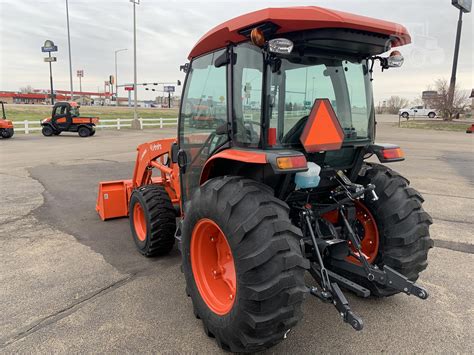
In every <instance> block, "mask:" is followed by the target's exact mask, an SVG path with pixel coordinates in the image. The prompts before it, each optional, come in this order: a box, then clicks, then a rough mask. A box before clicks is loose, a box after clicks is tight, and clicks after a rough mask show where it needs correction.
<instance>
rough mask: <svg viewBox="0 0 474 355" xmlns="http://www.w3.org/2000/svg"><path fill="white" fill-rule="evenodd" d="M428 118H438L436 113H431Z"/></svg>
mask: <svg viewBox="0 0 474 355" xmlns="http://www.w3.org/2000/svg"><path fill="white" fill-rule="evenodd" d="M428 117H429V118H431V119H433V118H435V117H436V113H435V112H430V113H428Z"/></svg>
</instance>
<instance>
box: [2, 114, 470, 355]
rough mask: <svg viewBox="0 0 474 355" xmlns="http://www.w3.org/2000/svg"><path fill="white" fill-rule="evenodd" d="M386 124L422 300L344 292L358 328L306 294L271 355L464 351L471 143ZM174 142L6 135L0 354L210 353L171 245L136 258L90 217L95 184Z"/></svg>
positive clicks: (118, 226) (120, 226)
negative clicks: (409, 218) (396, 147)
mask: <svg viewBox="0 0 474 355" xmlns="http://www.w3.org/2000/svg"><path fill="white" fill-rule="evenodd" d="M397 119H398V118H397ZM388 121H390V119H387V120H385V121H384V120H382V122H381V123H379V125H378V137H377V141H379V142H390V143H397V144H400V146H402V148H403V149H404V150H405V152H406V155H407V160H406V161H405V162H402V163H396V164H393V165H392V167H393V168H394V169H395V170H397V171H399V172H400V173H402V174H403V175H404V176H406V177H407V178H408V179H409V180H410V181H411V183H412V186H413V187H415V188H416V189H418V190H419V191H420V192H421V193H422V194H423V196H424V197H425V199H426V203H425V209H426V210H427V211H428V212H429V213H430V214H431V215H432V217H433V220H434V224H433V226H432V228H431V234H432V238H433V239H434V240H435V248H434V249H432V250H431V252H430V256H429V262H430V265H429V267H428V269H427V270H426V271H425V272H424V273H423V274H422V276H421V279H420V284H421V285H423V286H424V287H426V288H427V289H428V291H429V292H430V298H429V299H428V300H427V301H421V300H419V299H417V298H415V297H407V296H404V295H396V296H394V297H391V298H387V299H382V300H374V299H369V300H362V299H358V298H356V297H353V296H352V295H349V300H350V302H351V304H352V307H353V309H354V311H355V312H357V313H358V314H359V315H360V316H362V318H363V319H364V322H365V329H364V330H363V331H362V332H358V333H357V332H355V331H353V330H352V328H350V327H349V326H348V325H346V324H343V323H342V321H341V320H340V319H339V318H338V315H337V313H336V312H335V311H334V309H333V308H332V307H330V306H327V305H324V304H322V303H321V302H319V301H318V300H316V299H313V298H308V299H307V301H306V302H305V304H304V319H303V321H302V322H301V323H300V324H299V325H298V326H297V327H296V328H295V329H293V330H292V331H291V332H290V334H289V335H288V339H287V340H286V341H284V342H282V343H281V344H280V345H279V346H277V347H275V348H272V349H271V352H277V353H289V352H292V353H305V352H312V353H314V352H325V353H327V352H338V353H339V352H340V353H356V352H357V353H360V352H361V351H364V352H370V353H379V352H382V351H385V352H399V351H400V349H405V351H407V352H413V353H414V352H420V351H423V352H462V353H468V352H469V353H470V352H472V351H473V350H474V349H473V345H472V344H473V342H472V322H473V317H474V314H473V313H474V312H473V308H472V301H471V298H472V294H473V293H474V287H473V285H472V283H471V282H468V280H469V279H470V278H471V271H472V268H473V266H474V258H473V251H474V246H473V244H474V243H473V232H472V218H473V212H472V211H473V210H474V168H473V167H474V154H473V153H474V140H473V137H472V135H467V134H465V133H461V132H441V131H424V130H418V129H399V128H396V127H394V126H393V123H391V122H388ZM392 121H394V120H392ZM174 135H175V129H173V128H169V129H163V130H145V131H141V132H137V131H131V130H122V131H99V132H98V133H97V135H96V136H95V137H90V138H85V139H81V138H79V137H77V135H70V136H67V135H64V136H58V137H51V138H45V137H43V136H40V135H30V136H25V135H20V134H18V135H16V136H15V137H14V138H12V139H11V140H9V141H1V142H0V159H1V161H2V164H1V165H0V194H1V196H2V203H1V204H0V283H1V284H2V287H1V288H0V351H2V352H33V351H35V352H38V351H41V352H51V351H53V352H54V351H56V352H58V351H60V352H71V351H75V352H107V351H108V352H111V351H115V352H118V351H120V352H124V351H128V352H146V351H149V352H152V351H153V352H155V351H171V350H174V351H179V352H186V351H195V352H203V353H204V352H205V353H209V352H212V353H214V352H220V350H219V348H218V347H217V345H216V344H215V342H214V341H213V339H210V338H208V337H207V336H206V335H205V334H204V332H203V331H202V325H201V321H200V320H197V319H195V318H194V316H193V312H192V305H191V301H190V300H189V299H188V298H187V297H186V295H185V291H184V285H185V282H184V277H183V275H182V274H181V272H180V255H179V252H178V251H177V250H176V248H175V249H174V250H173V251H172V253H171V254H170V255H169V256H167V257H162V258H155V259H146V258H144V257H142V256H141V255H139V253H138V252H136V251H135V246H134V244H133V241H132V239H131V236H130V229H129V224H128V220H127V219H120V220H112V221H108V222H102V221H100V219H99V218H98V216H97V214H96V212H95V198H96V193H97V184H98V182H99V181H101V180H110V179H123V178H130V177H131V174H132V169H133V165H134V161H135V148H136V146H137V145H138V144H140V143H143V142H145V141H151V140H155V139H159V138H164V137H170V136H174ZM308 281H309V279H308ZM321 320H323V321H321ZM336 330H337V331H336ZM336 334H337V335H336Z"/></svg>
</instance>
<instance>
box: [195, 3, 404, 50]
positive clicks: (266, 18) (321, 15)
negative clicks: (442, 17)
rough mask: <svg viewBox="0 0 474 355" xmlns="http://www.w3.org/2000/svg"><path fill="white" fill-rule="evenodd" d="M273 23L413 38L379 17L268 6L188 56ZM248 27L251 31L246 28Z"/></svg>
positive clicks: (215, 33) (396, 40)
mask: <svg viewBox="0 0 474 355" xmlns="http://www.w3.org/2000/svg"><path fill="white" fill-rule="evenodd" d="M263 24H271V25H272V26H273V27H274V28H275V29H276V31H275V32H274V35H277V34H284V33H289V32H296V31H305V30H315V29H323V28H345V29H353V30H359V31H364V32H371V33H377V34H382V35H386V36H390V37H391V44H392V46H393V47H396V46H401V45H405V44H408V43H410V42H411V38H410V35H409V33H408V31H407V29H406V28H405V27H404V26H402V25H399V24H397V23H394V22H389V21H384V20H378V19H374V18H370V17H365V16H360V15H355V14H351V13H347V12H342V11H336V10H329V9H324V8H322V7H317V6H300V7H286V8H267V9H263V10H258V11H254V12H250V13H248V14H245V15H242V16H239V17H236V18H233V19H231V20H229V21H226V22H224V23H222V24H220V25H219V26H216V27H214V28H213V29H212V30H210V31H209V32H207V33H206V34H205V35H204V36H203V37H201V39H200V40H199V41H198V42H197V44H196V45H195V46H194V48H193V49H192V50H191V52H190V53H189V56H188V59H192V58H195V57H198V56H200V55H202V54H205V53H208V52H212V51H214V50H217V49H219V48H223V47H226V46H227V45H228V44H229V43H239V42H244V41H246V40H248V33H249V31H248V30H250V29H252V28H254V27H257V26H259V25H263ZM246 30H247V31H246Z"/></svg>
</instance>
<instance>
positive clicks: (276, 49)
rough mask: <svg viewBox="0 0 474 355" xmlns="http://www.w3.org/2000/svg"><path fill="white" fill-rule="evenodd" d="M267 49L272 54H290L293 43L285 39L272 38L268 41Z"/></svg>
mask: <svg viewBox="0 0 474 355" xmlns="http://www.w3.org/2000/svg"><path fill="white" fill-rule="evenodd" d="M268 49H269V51H270V52H272V53H279V54H290V53H291V51H292V50H293V42H292V41H290V40H289V39H287V38H274V39H271V40H269V41H268Z"/></svg>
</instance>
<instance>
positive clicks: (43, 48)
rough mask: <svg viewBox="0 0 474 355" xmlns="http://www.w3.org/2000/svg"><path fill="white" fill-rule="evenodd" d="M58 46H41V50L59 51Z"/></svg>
mask: <svg viewBox="0 0 474 355" xmlns="http://www.w3.org/2000/svg"><path fill="white" fill-rule="evenodd" d="M57 51H58V46H51V47H41V52H44V53H48V52H57Z"/></svg>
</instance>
